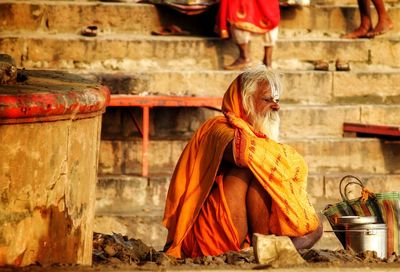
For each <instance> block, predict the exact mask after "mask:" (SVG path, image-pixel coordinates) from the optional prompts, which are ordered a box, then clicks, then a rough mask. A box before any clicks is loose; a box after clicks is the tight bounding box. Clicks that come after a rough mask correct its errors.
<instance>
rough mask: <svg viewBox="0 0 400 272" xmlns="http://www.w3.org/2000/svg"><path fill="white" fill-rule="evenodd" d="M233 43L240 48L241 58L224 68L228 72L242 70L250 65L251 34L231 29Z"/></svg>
mask: <svg viewBox="0 0 400 272" xmlns="http://www.w3.org/2000/svg"><path fill="white" fill-rule="evenodd" d="M231 32H232V39H233V42H234V43H235V44H236V45H237V46H238V48H239V57H238V58H237V59H236V60H235V61H234V62H233V63H232V64H229V65H226V66H224V69H226V70H241V69H243V68H247V67H248V65H250V63H251V60H250V39H251V33H250V32H248V31H244V30H241V29H238V28H235V27H232V28H231Z"/></svg>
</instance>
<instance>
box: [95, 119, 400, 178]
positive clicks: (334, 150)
mask: <svg viewBox="0 0 400 272" xmlns="http://www.w3.org/2000/svg"><path fill="white" fill-rule="evenodd" d="M328 126H329V125H328ZM285 142H286V143H288V144H290V145H292V146H294V147H295V148H296V149H297V150H298V151H299V153H300V154H302V155H303V156H304V158H305V160H306V162H307V163H308V167H309V171H310V173H330V172H363V173H370V174H376V173H379V174H390V173H391V174H398V173H400V161H399V160H398V159H397V158H398V157H399V155H400V144H399V142H390V141H388V142H387V141H380V140H378V139H373V138H328V137H327V138H324V137H319V138H312V137H310V138H302V139H288V140H285ZM186 143H187V141H185V140H180V141H179V140H158V141H156V140H151V141H150V144H149V153H148V154H149V173H150V176H157V175H159V174H160V173H171V172H172V171H173V169H174V167H175V164H176V162H177V160H178V158H179V156H180V154H181V152H182V150H183V148H184V147H185V145H186ZM141 144H142V143H141V141H140V139H137V140H130V141H118V140H102V141H101V144H100V161H99V174H101V175H105V174H140V173H141V150H142V148H141Z"/></svg>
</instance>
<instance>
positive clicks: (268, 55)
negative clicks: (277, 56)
mask: <svg viewBox="0 0 400 272" xmlns="http://www.w3.org/2000/svg"><path fill="white" fill-rule="evenodd" d="M272 49H273V47H272V46H264V61H263V63H264V65H265V66H267V67H268V68H272Z"/></svg>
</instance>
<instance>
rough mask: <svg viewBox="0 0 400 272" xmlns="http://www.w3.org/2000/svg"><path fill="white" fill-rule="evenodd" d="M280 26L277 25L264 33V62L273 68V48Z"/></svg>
mask: <svg viewBox="0 0 400 272" xmlns="http://www.w3.org/2000/svg"><path fill="white" fill-rule="evenodd" d="M278 29H279V28H278V27H275V28H273V29H271V30H270V31H268V32H267V33H265V34H264V60H263V63H264V65H265V66H267V67H268V68H272V50H273V48H274V46H275V45H276V41H277V40H278Z"/></svg>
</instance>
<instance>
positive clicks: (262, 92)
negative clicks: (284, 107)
mask: <svg viewBox="0 0 400 272" xmlns="http://www.w3.org/2000/svg"><path fill="white" fill-rule="evenodd" d="M253 106H254V107H253V108H254V112H253V114H252V116H251V118H250V119H251V122H252V125H253V127H254V128H255V129H256V130H257V131H259V132H262V133H264V134H266V135H267V136H268V137H269V138H271V139H273V140H275V141H278V140H279V125H280V119H279V114H278V111H279V108H280V107H279V93H275V94H273V93H272V92H271V88H270V86H269V84H268V83H266V82H262V83H260V84H259V85H258V88H257V90H256V91H255V93H254V95H253Z"/></svg>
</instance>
